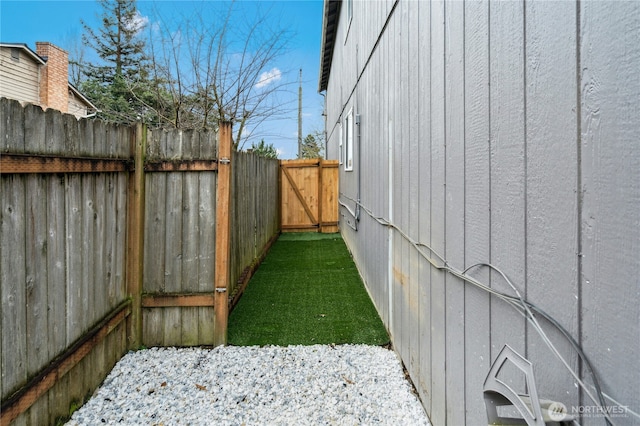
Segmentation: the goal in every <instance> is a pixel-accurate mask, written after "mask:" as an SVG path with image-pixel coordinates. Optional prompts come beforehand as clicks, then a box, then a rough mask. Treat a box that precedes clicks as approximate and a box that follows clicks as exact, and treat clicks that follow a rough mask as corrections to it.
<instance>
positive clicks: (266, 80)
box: [256, 68, 282, 89]
mask: <svg viewBox="0 0 640 426" xmlns="http://www.w3.org/2000/svg"><path fill="white" fill-rule="evenodd" d="M281 78H282V73H281V72H280V70H279V69H278V68H272V69H271V71H265V72H263V73H262V74H260V79H259V80H258V82H257V83H256V89H260V88H261V87H265V86H267V85H269V84H271V83H275V82H276V81H278V80H280V79H281Z"/></svg>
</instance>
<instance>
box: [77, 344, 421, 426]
mask: <svg viewBox="0 0 640 426" xmlns="http://www.w3.org/2000/svg"><path fill="white" fill-rule="evenodd" d="M98 424H127V425H134V424H135V425H187V424H188V425H211V424H216V425H294V424H295V425H372V424H385V425H416V426H420V425H425V426H426V425H428V424H429V422H428V419H427V416H426V414H425V412H424V410H423V408H422V405H421V404H420V401H419V400H418V398H417V397H416V396H415V394H413V393H412V390H411V386H410V384H409V382H408V381H407V380H406V379H405V378H404V374H403V371H402V366H401V364H400V361H399V360H398V358H397V356H396V354H395V353H394V352H392V351H390V350H387V349H384V348H381V347H378V346H366V345H338V346H330V345H315V346H289V347H278V346H268V347H256V346H254V347H238V346H226V347H218V348H215V349H201V348H181V349H176V348H153V349H147V350H142V351H138V352H130V353H128V354H127V355H125V356H124V357H123V358H122V359H121V360H120V361H119V362H118V363H117V364H116V366H115V367H114V368H113V370H112V371H111V373H110V374H109V375H108V376H107V378H106V379H105V381H104V383H103V384H102V386H100V388H98V389H97V390H96V392H95V393H94V395H93V397H92V398H91V399H90V400H89V401H88V402H87V403H86V404H85V405H84V406H83V407H82V408H81V409H79V410H78V411H76V412H75V413H74V414H73V416H72V418H71V420H70V421H69V422H68V423H67V425H92V426H93V425H98Z"/></svg>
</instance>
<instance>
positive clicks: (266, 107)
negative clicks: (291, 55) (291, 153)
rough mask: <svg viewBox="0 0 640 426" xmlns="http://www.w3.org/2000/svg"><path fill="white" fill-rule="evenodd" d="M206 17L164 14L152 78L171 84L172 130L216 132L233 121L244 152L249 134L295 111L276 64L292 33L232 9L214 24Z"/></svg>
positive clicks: (157, 25)
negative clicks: (283, 97) (210, 129)
mask: <svg viewBox="0 0 640 426" xmlns="http://www.w3.org/2000/svg"><path fill="white" fill-rule="evenodd" d="M205 6H207V7H209V8H212V7H214V6H213V4H212V3H205ZM205 12H206V10H204V9H202V10H199V11H198V13H196V14H194V15H192V16H188V17H181V18H180V19H179V20H175V19H171V20H167V19H164V18H162V17H161V16H160V15H159V14H158V17H157V19H156V21H155V22H154V25H153V27H154V30H153V31H152V33H151V40H150V43H149V44H150V45H151V56H153V58H152V65H153V68H154V71H153V73H155V75H156V77H157V79H158V80H162V81H163V82H165V83H166V84H167V89H166V92H167V93H169V97H170V98H171V100H172V104H173V116H172V118H171V119H170V120H168V122H169V123H170V124H171V125H173V126H175V127H178V128H195V127H215V125H217V122H218V121H219V120H228V121H232V122H233V123H234V135H233V139H234V146H235V147H236V149H242V147H243V145H244V143H245V142H246V140H247V139H248V138H247V135H248V134H249V133H250V132H249V131H248V129H250V128H252V127H253V128H255V126H257V125H259V124H260V123H261V122H262V121H264V120H266V119H267V118H269V119H272V118H276V117H279V116H283V115H284V114H285V113H287V112H289V109H288V108H290V106H288V105H287V104H286V103H284V102H282V100H281V94H282V93H283V92H285V91H287V87H288V85H289V84H290V83H284V82H283V81H284V80H283V79H282V76H283V71H281V70H280V69H279V68H278V67H277V66H276V61H277V60H278V59H279V58H280V57H281V56H282V55H283V54H284V53H285V52H286V49H287V46H288V43H289V41H290V34H289V33H288V32H287V31H286V30H284V29H281V28H278V27H274V26H273V21H271V20H269V19H268V17H269V15H268V13H258V14H256V15H255V16H253V17H249V16H240V15H239V14H238V13H237V11H236V10H234V4H233V3H231V4H230V5H229V7H228V8H227V9H226V10H224V11H223V13H219V11H218V13H217V15H216V16H217V18H216V19H211V18H208V17H207V14H206V13H205ZM253 136H256V135H253Z"/></svg>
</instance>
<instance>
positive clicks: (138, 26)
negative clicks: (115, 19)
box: [126, 10, 149, 34]
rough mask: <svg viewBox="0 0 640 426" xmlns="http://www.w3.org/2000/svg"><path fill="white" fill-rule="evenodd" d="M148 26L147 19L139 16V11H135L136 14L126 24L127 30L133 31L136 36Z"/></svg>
mask: <svg viewBox="0 0 640 426" xmlns="http://www.w3.org/2000/svg"><path fill="white" fill-rule="evenodd" d="M148 24H149V17H148V16H142V15H141V14H140V11H138V10H136V14H135V15H134V16H133V17H132V18H131V20H130V21H129V22H127V23H126V26H127V29H128V30H132V31H135V32H136V33H137V34H139V33H140V32H141V31H142V30H143V29H144V27H146V26H147V25H148Z"/></svg>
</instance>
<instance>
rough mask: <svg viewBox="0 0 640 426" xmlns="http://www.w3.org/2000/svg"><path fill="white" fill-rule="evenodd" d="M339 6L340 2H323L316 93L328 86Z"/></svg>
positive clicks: (328, 0) (326, 0)
mask: <svg viewBox="0 0 640 426" xmlns="http://www.w3.org/2000/svg"><path fill="white" fill-rule="evenodd" d="M341 6H342V0H324V14H323V17H322V44H321V51H320V73H319V76H320V79H319V82H318V92H323V91H325V90H327V85H328V84H329V73H330V72H331V62H332V60H333V48H334V46H335V41H336V33H337V31H338V20H339V18H340V7H341Z"/></svg>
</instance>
